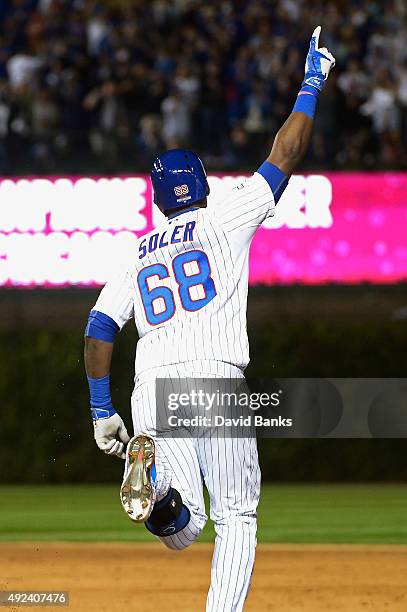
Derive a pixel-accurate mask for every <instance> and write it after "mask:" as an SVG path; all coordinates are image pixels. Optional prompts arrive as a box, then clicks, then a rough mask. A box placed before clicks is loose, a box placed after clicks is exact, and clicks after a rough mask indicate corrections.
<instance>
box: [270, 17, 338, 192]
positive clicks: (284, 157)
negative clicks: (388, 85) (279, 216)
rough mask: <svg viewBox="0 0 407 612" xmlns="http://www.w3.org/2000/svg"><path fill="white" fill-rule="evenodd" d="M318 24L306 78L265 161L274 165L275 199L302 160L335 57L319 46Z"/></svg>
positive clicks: (308, 56) (306, 67)
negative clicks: (319, 97) (319, 98)
mask: <svg viewBox="0 0 407 612" xmlns="http://www.w3.org/2000/svg"><path fill="white" fill-rule="evenodd" d="M320 33H321V26H318V27H317V28H315V30H314V33H313V34H312V37H311V42H310V47H309V51H308V55H307V59H306V63H305V77H304V80H303V82H302V86H301V90H300V92H299V93H298V97H297V101H296V103H295V105H294V108H293V111H292V113H291V115H290V116H289V117H288V119H287V121H286V122H285V123H284V125H283V126H282V127H281V129H280V130H279V131H278V133H277V136H276V137H275V140H274V143H273V147H272V150H271V153H270V155H269V157H268V158H267V162H269V163H270V164H272V168H273V169H274V168H275V185H276V186H275V188H274V189H273V191H274V193H275V195H276V201H277V200H278V198H279V197H280V196H281V194H282V192H283V190H284V188H285V186H286V185H287V181H288V178H289V177H290V175H291V174H292V173H293V171H294V169H295V168H296V167H297V166H298V164H299V163H300V162H301V160H302V159H303V157H304V155H305V153H306V151H307V149H308V145H309V142H310V139H311V134H312V127H313V123H314V115H315V111H316V106H317V101H318V96H319V94H320V92H321V91H322V89H323V87H324V84H325V81H326V80H327V78H328V76H329V72H330V70H331V69H332V68H333V67H334V65H335V58H334V57H333V55H332V54H331V53H330V52H329V51H328V49H326V48H325V47H322V48H319V35H320ZM279 171H280V173H281V174H280V173H279Z"/></svg>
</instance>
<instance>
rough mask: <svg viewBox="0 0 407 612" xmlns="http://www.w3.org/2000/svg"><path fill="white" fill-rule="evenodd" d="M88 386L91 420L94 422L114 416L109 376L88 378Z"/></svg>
mask: <svg viewBox="0 0 407 612" xmlns="http://www.w3.org/2000/svg"><path fill="white" fill-rule="evenodd" d="M88 384H89V391H90V406H91V414H92V419H93V420H94V421H96V420H97V419H108V418H109V417H111V416H113V415H114V414H116V410H115V409H114V408H113V406H112V398H111V397H110V376H109V375H107V376H102V378H90V377H89V376H88Z"/></svg>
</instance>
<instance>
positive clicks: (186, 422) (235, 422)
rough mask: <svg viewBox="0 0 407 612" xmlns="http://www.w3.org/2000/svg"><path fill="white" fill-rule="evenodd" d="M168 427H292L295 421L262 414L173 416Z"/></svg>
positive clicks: (169, 419) (170, 417)
mask: <svg viewBox="0 0 407 612" xmlns="http://www.w3.org/2000/svg"><path fill="white" fill-rule="evenodd" d="M168 425H169V426H170V427H292V425H293V420H292V419H290V418H284V417H282V416H281V415H279V416H278V417H275V418H267V417H263V416H262V415H261V414H249V415H247V416H243V415H240V416H238V417H236V418H227V417H225V416H223V415H221V414H216V415H215V416H213V417H209V416H203V415H197V416H194V417H191V418H185V417H177V416H176V415H175V414H172V415H170V416H169V418H168Z"/></svg>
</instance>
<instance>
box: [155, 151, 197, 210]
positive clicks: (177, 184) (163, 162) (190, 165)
mask: <svg viewBox="0 0 407 612" xmlns="http://www.w3.org/2000/svg"><path fill="white" fill-rule="evenodd" d="M150 176H151V182H152V184H153V189H154V203H155V204H157V206H158V208H159V209H160V210H161V211H163V212H164V211H166V210H172V209H176V208H180V207H181V206H185V205H188V204H193V203H194V202H198V200H203V199H204V198H206V196H207V195H208V194H209V185H208V181H207V179H206V172H205V168H204V167H203V163H202V162H201V160H200V159H199V157H198V156H197V155H195V153H192V151H188V150H185V149H171V150H170V151H166V152H165V153H163V154H162V155H159V156H158V157H156V159H155V160H154V163H153V168H152V170H151V174H150Z"/></svg>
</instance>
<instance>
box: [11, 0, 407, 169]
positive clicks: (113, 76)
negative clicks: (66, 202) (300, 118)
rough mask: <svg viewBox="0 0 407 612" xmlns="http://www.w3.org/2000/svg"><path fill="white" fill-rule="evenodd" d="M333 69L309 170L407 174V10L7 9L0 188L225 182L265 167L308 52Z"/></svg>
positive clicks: (48, 0) (117, 2)
mask: <svg viewBox="0 0 407 612" xmlns="http://www.w3.org/2000/svg"><path fill="white" fill-rule="evenodd" d="M318 24H321V25H322V38H321V44H322V45H323V46H327V47H328V48H329V49H330V50H331V51H332V53H333V54H334V55H335V56H336V60H337V65H336V68H335V70H334V72H333V73H332V74H331V77H330V79H329V81H328V84H327V86H326V89H325V91H324V94H323V96H321V100H320V104H319V112H318V115H317V120H316V126H315V134H314V138H313V142H312V147H311V150H310V153H309V155H308V156H307V160H306V164H307V165H308V167H318V168H327V167H328V168H339V169H340V168H376V167H394V168H397V167H407V153H406V149H407V145H406V143H407V2H406V1H405V0H380V1H378V0H337V1H335V0H331V1H327V0H325V1H320V0H234V1H233V0H223V1H222V0H219V1H213V0H205V1H203V0H110V1H109V0H104V1H97V0H3V2H1V3H0V173H1V174H18V173H32V174H34V173H53V172H55V173H56V172H61V173H62V172H72V173H80V172H112V173H113V172H120V171H122V172H126V171H133V172H134V171H143V170H148V168H149V165H150V163H151V160H152V158H153V157H154V156H155V155H156V154H157V152H159V151H162V150H163V149H166V148H171V147H176V146H187V147H190V148H193V149H194V150H196V151H197V152H199V153H200V154H201V156H202V157H203V159H204V160H205V161H206V163H207V164H208V166H209V167H212V168H215V169H218V170H222V169H224V170H229V169H242V170H243V169H249V168H253V166H256V164H259V163H261V162H262V160H263V159H264V157H265V155H266V154H267V153H268V149H269V148H270V146H271V144H272V141H273V137H274V135H275V133H276V131H277V130H278V128H279V127H280V125H281V124H282V123H283V122H284V120H285V119H286V117H287V115H288V113H289V112H290V110H291V108H292V105H293V103H294V101H295V97H296V94H297V92H298V89H299V87H300V84H301V81H302V78H303V70H304V61H305V56H306V52H307V48H308V41H309V38H310V35H311V33H312V31H313V29H314V27H315V26H316V25H318Z"/></svg>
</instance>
